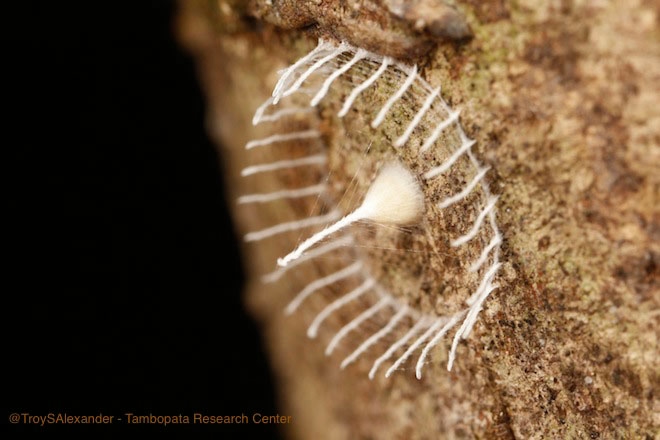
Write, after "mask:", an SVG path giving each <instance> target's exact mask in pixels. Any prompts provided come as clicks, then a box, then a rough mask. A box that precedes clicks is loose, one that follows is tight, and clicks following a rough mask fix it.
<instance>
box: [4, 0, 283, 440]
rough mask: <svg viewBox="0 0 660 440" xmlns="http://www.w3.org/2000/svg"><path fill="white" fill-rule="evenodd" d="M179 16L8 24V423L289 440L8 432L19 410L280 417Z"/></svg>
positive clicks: (148, 11) (115, 14) (133, 14)
mask: <svg viewBox="0 0 660 440" xmlns="http://www.w3.org/2000/svg"><path fill="white" fill-rule="evenodd" d="M92 3H94V2H92ZM175 6H176V5H175V4H174V3H173V2H171V1H150V2H149V1H140V2H125V3H122V2H99V4H97V5H95V6H93V7H92V8H93V9H90V6H89V4H88V3H81V4H79V5H68V6H66V8H67V9H63V8H65V6H63V5H61V4H59V3H58V2H43V3H33V4H30V5H29V6H27V8H28V9H27V10H22V11H20V13H19V12H18V11H17V12H16V13H13V12H12V13H9V12H5V20H6V21H7V26H5V27H4V28H3V36H2V44H3V55H2V56H3V59H4V61H5V62H4V63H3V64H4V67H3V68H2V70H3V75H4V76H5V80H4V84H5V86H4V87H3V88H4V89H5V90H4V99H3V101H4V103H5V108H6V109H9V116H8V117H6V118H5V121H4V123H3V125H4V130H3V131H4V133H3V139H4V141H3V144H4V152H5V155H8V156H9V161H5V162H4V163H5V167H6V168H5V173H3V175H4V176H5V178H4V179H3V180H5V185H4V188H5V191H4V194H5V196H4V203H3V211H4V215H3V217H4V218H5V221H4V222H5V228H4V229H5V234H4V242H5V246H4V256H5V259H6V263H5V264H4V265H3V266H4V270H3V272H4V274H5V277H4V279H5V283H3V284H4V289H3V290H4V292H3V298H4V300H3V303H4V305H3V307H2V308H3V310H2V312H3V315H4V316H3V318H2V324H3V326H4V329H3V339H4V340H5V342H4V344H3V352H4V355H3V357H2V359H3V364H4V366H5V370H6V373H5V380H3V381H2V390H1V394H2V399H3V406H4V407H5V412H4V414H3V415H2V418H3V425H4V428H3V429H8V430H10V432H12V433H14V434H19V433H25V432H29V431H32V432H34V431H36V432H46V433H52V434H56V433H58V432H61V431H62V430H64V429H74V430H84V431H85V432H89V433H90V434H91V435H93V437H91V438H97V437H102V436H103V434H106V433H126V431H136V432H137V431H139V432H145V433H148V432H155V433H156V432H163V431H172V430H174V431H178V432H180V433H181V435H185V436H186V437H188V436H190V435H191V434H193V433H202V434H206V435H207V436H208V437H212V438H234V437H236V436H237V435H247V434H251V433H255V432H256V433H258V434H259V438H275V436H276V434H277V427H275V426H263V425H262V426H258V425H253V424H250V425H248V426H240V425H228V426H202V427H200V426H196V427H195V426H182V427H175V426H168V427H167V429H165V428H162V427H160V426H140V427H131V426H126V425H123V424H115V425H113V426H111V427H108V426H91V427H84V428H80V427H68V428H65V427H62V426H46V427H43V428H41V427H35V426H24V425H20V424H19V425H9V424H8V422H7V420H8V415H9V414H10V413H12V412H18V413H21V412H30V413H32V414H44V413H48V412H69V413H70V414H76V415H78V414H96V413H99V412H103V413H104V414H108V415H110V414H111V415H115V416H116V417H117V416H118V417H122V415H123V413H126V412H133V413H135V414H149V413H153V414H154V415H177V414H187V415H192V413H193V412H201V413H204V414H207V415H238V414H241V413H245V414H246V415H248V416H251V414H252V413H254V412H261V413H263V414H276V413H277V409H276V406H275V403H274V400H273V391H272V384H271V378H270V372H269V370H268V367H267V364H266V360H265V358H264V354H263V351H262V347H261V342H260V339H259V336H258V332H257V329H256V327H255V324H254V323H253V322H252V321H251V319H250V318H249V317H248V316H247V315H246V313H245V311H244V308H243V305H242V302H241V298H240V292H241V289H242V285H243V281H244V280H243V275H242V268H241V266H240V257H239V254H238V249H237V243H236V238H235V236H234V232H233V227H232V224H231V221H230V218H229V215H228V212H227V203H232V201H227V200H225V199H224V188H223V186H222V182H223V176H222V175H221V171H220V167H219V161H218V157H217V155H216V152H215V150H214V147H213V145H212V144H211V143H210V141H209V139H208V138H207V136H206V133H205V130H204V126H203V121H204V99H203V97H202V94H201V91H200V89H199V85H198V84H197V82H196V73H195V70H194V65H193V63H192V60H191V59H190V58H189V56H188V55H187V54H186V53H184V52H183V51H182V50H181V49H180V47H179V46H178V45H177V43H176V42H175V40H174V34H173V13H174V12H175ZM12 437H13V436H12ZM7 438H9V437H7Z"/></svg>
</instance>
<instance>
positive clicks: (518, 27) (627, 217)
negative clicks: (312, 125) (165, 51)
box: [179, 0, 660, 439]
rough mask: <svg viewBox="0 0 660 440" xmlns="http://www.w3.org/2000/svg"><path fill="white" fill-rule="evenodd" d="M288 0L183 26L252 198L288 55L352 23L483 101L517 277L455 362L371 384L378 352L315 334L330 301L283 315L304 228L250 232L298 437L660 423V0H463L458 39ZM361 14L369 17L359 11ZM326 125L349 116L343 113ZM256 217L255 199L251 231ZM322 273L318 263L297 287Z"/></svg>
mask: <svg viewBox="0 0 660 440" xmlns="http://www.w3.org/2000/svg"><path fill="white" fill-rule="evenodd" d="M269 3H270V2H267V1H258V0H255V1H253V2H249V4H248V3H243V2H235V1H224V0H218V1H213V2H210V1H202V0H199V1H194V2H193V1H191V2H187V1H186V2H181V11H180V26H179V29H180V32H179V34H180V38H181V41H182V42H183V43H184V44H185V45H186V47H188V48H189V50H190V51H191V52H192V53H193V54H194V55H195V57H196V59H197V62H198V66H199V74H200V79H201V81H202V84H203V86H204V88H205V90H206V94H207V97H208V104H209V111H208V126H209V129H210V131H211V133H212V135H213V136H214V137H216V139H217V140H218V141H219V144H221V145H223V146H224V148H223V149H222V156H223V163H224V166H225V169H226V176H227V180H228V182H229V183H230V192H231V195H232V196H238V195H240V194H244V193H249V192H250V188H249V187H245V186H244V185H245V183H244V182H242V181H240V179H239V170H240V169H241V168H243V167H244V166H246V165H247V163H246V160H247V159H246V157H245V155H244V154H243V146H244V145H245V142H246V141H247V140H249V139H251V138H257V137H258V135H259V131H258V129H255V128H254V127H252V125H251V124H250V120H251V116H252V113H253V111H254V109H255V108H256V107H257V106H258V105H259V104H260V103H261V102H262V101H263V100H264V99H265V98H266V97H267V96H269V94H270V91H271V89H272V86H273V85H274V84H275V82H276V80H277V71H278V69H281V68H282V67H284V66H286V65H288V64H290V63H291V62H293V61H295V59H297V58H298V57H299V56H300V55H303V54H304V53H306V52H307V51H308V50H310V49H311V48H312V47H313V46H314V45H315V39H316V37H318V36H326V37H327V36H333V35H334V36H340V37H341V38H345V39H347V40H349V41H351V42H353V43H356V44H357V43H359V44H361V45H362V46H366V47H367V48H368V49H370V50H372V51H375V52H380V53H390V54H394V55H396V54H401V52H406V53H407V55H408V58H410V59H412V60H413V61H414V62H415V63H417V64H418V65H419V66H420V67H421V68H422V72H423V75H424V76H425V78H426V79H427V81H429V82H430V83H431V84H433V85H441V86H442V87H443V89H442V94H443V96H444V98H445V99H446V100H448V101H449V102H450V103H451V104H452V106H454V107H460V108H462V109H463V111H462V113H461V121H462V124H463V126H464V127H465V129H466V131H467V132H468V134H469V135H470V136H471V137H473V138H475V139H476V140H477V144H476V145H475V151H476V153H477V154H478V155H479V157H480V158H481V159H482V160H483V161H484V162H486V163H487V164H488V165H490V166H491V167H492V171H491V173H489V180H490V185H491V189H493V190H494V191H495V192H496V193H497V194H499V195H500V201H499V204H498V222H499V224H500V227H501V229H502V232H503V235H504V237H505V242H504V244H503V249H502V251H503V260H504V261H505V262H506V265H505V267H504V269H503V271H502V274H501V275H500V278H501V281H500V286H501V287H500V289H499V290H498V291H496V292H495V293H493V295H491V298H490V299H489V301H488V302H487V303H486V307H485V310H484V311H483V312H482V314H481V317H480V321H479V323H478V324H477V325H476V327H475V330H474V332H473V334H472V335H471V337H470V338H469V339H468V340H467V341H466V342H465V343H464V344H462V345H461V347H460V348H459V356H460V359H459V362H458V363H457V364H456V366H455V369H454V370H453V371H452V372H451V373H447V372H446V370H445V368H444V366H445V364H444V360H443V356H445V355H444V354H441V353H440V352H439V353H438V355H437V356H436V357H435V358H434V362H433V365H431V366H430V368H429V370H428V371H427V372H426V373H425V376H424V379H423V380H422V381H417V380H416V379H415V378H414V376H413V375H412V374H411V373H410V372H407V371H406V372H403V373H402V374H397V375H395V376H394V377H392V378H390V379H388V380H385V379H381V378H379V379H377V380H375V381H374V382H371V381H369V380H368V379H367V377H366V372H367V371H368V369H369V363H368V362H358V363H356V365H355V366H354V367H351V368H349V369H347V370H343V371H341V370H339V368H338V365H337V364H338V362H337V361H336V359H334V358H330V359H328V358H326V357H325V356H324V354H323V347H322V346H320V345H319V344H316V343H315V342H313V341H310V340H308V339H307V338H306V337H305V336H304V334H305V329H306V325H307V324H308V323H309V320H310V316H312V315H311V313H312V312H308V313H305V312H304V311H303V312H302V313H300V314H298V315H295V316H294V317H292V318H285V317H284V316H282V313H281V310H282V309H283V307H284V305H285V304H286V302H287V299H288V298H290V291H289V289H291V288H292V286H291V284H289V285H287V286H275V285H273V286H271V287H269V288H268V289H264V288H263V286H262V285H260V283H259V281H258V275H260V274H262V273H264V272H267V271H268V270H269V269H271V268H272V262H273V261H275V260H276V258H277V257H279V256H281V255H282V250H285V249H287V245H286V244H285V243H284V242H282V241H278V240H273V242H272V245H269V246H260V247H258V248H255V247H250V246H245V248H244V251H245V253H246V258H245V261H246V262H247V263H248V264H247V266H248V270H249V273H250V274H251V275H252V278H253V282H252V283H251V284H250V287H249V292H248V293H247V297H246V298H247V299H246V301H247V304H248V305H249V308H250V310H251V311H252V313H253V315H254V316H255V318H256V319H257V320H258V321H259V323H260V325H261V327H262V329H263V335H264V339H265V341H266V343H267V345H268V347H269V350H270V356H271V359H272V365H273V369H274V372H275V375H276V377H277V380H278V389H279V396H280V400H281V404H282V406H283V410H284V411H287V413H290V414H293V415H294V419H295V420H296V423H294V424H293V425H290V426H288V427H287V429H288V430H289V431H288V432H287V433H288V435H289V436H290V437H292V438H328V439H331V438H332V439H335V438H410V439H422V438H642V439H644V438H647V439H651V438H654V437H655V435H656V433H657V432H658V429H659V428H660V420H659V416H658V414H660V408H659V404H658V393H659V391H660V374H659V373H658V371H657V365H658V364H659V360H660V359H659V357H660V356H659V354H658V320H659V318H660V316H659V314H658V309H659V307H658V302H659V301H660V288H659V278H660V269H659V268H658V258H659V255H660V225H659V222H660V208H659V207H660V195H659V193H660V174H659V173H658V169H659V165H660V108H659V107H658V105H657V103H658V102H660V87H658V84H660V5H658V4H657V3H654V2H651V1H643V0H636V1H633V2H628V1H625V2H624V1H623V0H618V1H613V2H600V1H574V2H571V1H545V2H536V1H534V2H532V1H529V0H518V1H505V0H496V1H491V2H477V1H472V0H469V1H464V2H455V4H453V8H454V9H455V11H457V14H459V15H458V16H459V17H461V18H460V19H461V20H464V21H465V23H466V24H467V26H468V27H469V29H470V30H471V33H472V38H468V39H465V38H462V39H460V41H456V40H452V39H451V38H450V39H446V38H444V37H442V36H438V35H432V34H430V33H429V31H428V30H427V28H426V27H424V26H422V25H421V24H419V23H417V25H418V26H417V27H416V26H415V24H416V20H415V21H414V22H413V21H410V20H409V21H406V20H407V19H406V18H405V14H403V13H402V14H401V16H397V15H396V14H393V13H392V11H391V8H392V3H396V2H386V1H382V2H379V1H375V0H374V1H370V2H368V1H351V2H339V1H337V2H335V1H322V2H302V3H308V5H307V6H306V8H305V9H304V11H303V10H302V9H300V10H298V12H296V14H298V15H295V14H293V12H287V11H290V8H291V7H294V6H295V5H297V4H299V3H301V2H294V1H283V2H272V3H273V4H279V5H280V6H282V5H284V6H286V5H288V6H289V9H287V8H284V9H281V10H278V11H273V10H272V8H273V6H272V4H269ZM422 3H423V2H422ZM452 3H454V2H452ZM269 8H270V9H269ZM269 11H270V12H269ZM360 11H362V12H364V11H368V13H366V12H364V13H362V14H360V13H359V12H360ZM303 12H304V15H305V17H304V20H303V19H301V18H300V16H299V14H301V13H303ZM273 14H275V15H276V16H277V17H276V18H277V20H276V19H275V18H273V17H274V15H273ZM287 14H289V15H287ZM409 14H410V13H409ZM294 15H295V16H294ZM328 17H331V19H330V18H328ZM402 17H403V18H402ZM367 19H369V20H367ZM296 20H298V21H296ZM365 20H366V21H365ZM361 21H362V23H363V24H365V26H366V27H360V26H356V25H355V23H357V24H359V23H360V22H361ZM282 23H288V24H287V25H286V26H284V28H283V27H282V26H283V25H282ZM374 23H375V24H374ZM369 26H371V27H373V28H374V29H375V30H374V32H365V30H364V29H367V28H368V27H369ZM436 34H438V32H436ZM365 41H366V43H365ZM393 42H394V43H393ZM325 130H327V131H328V132H330V133H333V132H334V131H338V130H342V128H341V127H339V126H338V125H337V122H336V121H335V122H332V120H330V122H328V126H327V127H326V128H325ZM266 178H268V177H266ZM273 184H275V182H273ZM283 209H284V210H286V209H295V207H291V206H287V205H286V204H278V205H277V206H276V207H275V208H274V209H273V210H272V211H270V212H266V213H263V211H260V213H259V215H261V216H264V215H265V216H268V217H270V218H273V219H277V218H279V217H278V216H280V213H279V212H278V210H283ZM255 215H256V211H251V208H247V209H245V210H241V211H237V212H236V213H235V216H236V223H237V225H240V227H239V230H240V232H241V233H244V232H247V231H248V230H250V229H251V228H250V227H249V226H250V224H252V223H253V222H254V220H253V217H254V216H255ZM247 255H249V257H247ZM403 269H404V270H405V268H403ZM319 270H320V269H319ZM315 276H316V274H315V273H309V274H298V275H296V278H294V280H292V284H295V285H298V286H302V285H304V284H305V282H306V281H308V280H309V279H311V278H313V277H315ZM436 361H437V362H436Z"/></svg>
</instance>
